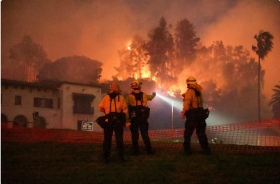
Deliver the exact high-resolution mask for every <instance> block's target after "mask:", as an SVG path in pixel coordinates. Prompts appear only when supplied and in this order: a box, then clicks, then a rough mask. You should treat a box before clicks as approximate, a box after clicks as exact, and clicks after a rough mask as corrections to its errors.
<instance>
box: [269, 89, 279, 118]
mask: <svg viewBox="0 0 280 184" xmlns="http://www.w3.org/2000/svg"><path fill="white" fill-rule="evenodd" d="M272 90H273V91H274V94H273V95H272V98H271V100H270V102H269V106H272V110H271V112H272V114H273V118H280V85H275V88H274V89H272Z"/></svg>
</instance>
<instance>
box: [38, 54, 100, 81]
mask: <svg viewBox="0 0 280 184" xmlns="http://www.w3.org/2000/svg"><path fill="white" fill-rule="evenodd" d="M101 67H102V63H101V62H99V61H96V60H92V59H90V58H87V57H85V56H71V57H63V58H61V59H58V60H56V61H55V62H53V63H50V64H47V65H45V66H44V67H43V68H42V69H41V70H40V73H39V75H38V79H39V80H59V81H68V82H78V83H84V84H89V83H98V82H99V80H100V78H101V72H102V68H101Z"/></svg>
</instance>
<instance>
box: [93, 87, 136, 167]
mask: <svg viewBox="0 0 280 184" xmlns="http://www.w3.org/2000/svg"><path fill="white" fill-rule="evenodd" d="M120 91H121V90H120V87H119V86H118V84H116V83H112V84H111V85H110V87H109V94H107V95H105V96H104V97H103V99H102V101H101V102H100V103H99V105H98V108H99V110H100V111H101V112H104V113H105V117H106V123H105V126H104V128H103V129H104V140H103V157H104V160H105V162H108V161H109V157H110V151H111V145H112V136H113V131H114V132H115V139H116V145H117V150H118V154H119V157H120V159H121V161H126V158H125V157H124V142H123V127H124V126H125V127H129V126H130V122H129V115H128V109H127V105H126V102H125V98H124V97H123V95H121V94H120Z"/></svg>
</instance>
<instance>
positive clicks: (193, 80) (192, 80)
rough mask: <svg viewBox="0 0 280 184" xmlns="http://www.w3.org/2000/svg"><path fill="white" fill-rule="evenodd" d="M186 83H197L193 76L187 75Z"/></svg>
mask: <svg viewBox="0 0 280 184" xmlns="http://www.w3.org/2000/svg"><path fill="white" fill-rule="evenodd" d="M186 83H187V84H197V82H196V79H195V78H194V77H193V76H189V78H188V79H187V81H186Z"/></svg>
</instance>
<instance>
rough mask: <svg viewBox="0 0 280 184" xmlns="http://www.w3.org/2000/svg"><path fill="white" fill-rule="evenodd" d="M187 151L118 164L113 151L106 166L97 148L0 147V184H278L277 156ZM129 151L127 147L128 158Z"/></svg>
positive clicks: (166, 150)
mask: <svg viewBox="0 0 280 184" xmlns="http://www.w3.org/2000/svg"><path fill="white" fill-rule="evenodd" d="M192 146H193V147H194V154H193V155H191V156H186V155H184V154H183V152H182V149H181V148H178V147H177V148H172V147H157V148H156V154H155V155H152V156H150V155H147V154H146V153H145V151H144V149H143V148H142V149H141V154H140V155H139V156H128V162H126V163H121V162H120V161H119V159H118V157H117V153H116V150H115V145H113V146H112V155H111V162H110V163H107V164H106V163H104V162H103V161H102V159H101V158H102V157H101V155H102V145H100V144H74V143H73V144H70V143H54V142H39V143H19V142H2V145H1V165H2V168H1V183H3V184H8V183H22V184H24V183H28V184H32V183H34V184H35V183H36V184H42V183H46V184H49V183H50V184H56V183H59V184H64V183H65V184H66V183H67V184H72V183H73V184H84V183H94V184H98V183H102V184H103V183H121V184H126V183H129V184H134V183H135V184H136V183H139V184H145V183H149V184H150V183H152V184H156V183H164V184H169V183H175V184H177V183H178V184H181V183H191V184H192V183H194V184H204V183H205V184H208V183H211V184H212V183H213V184H218V183H223V184H225V183H227V184H228V183H234V184H239V183H241V184H243V183H254V184H258V183H260V184H263V183H265V184H270V183H280V153H279V152H270V153H266V152H259V153H246V152H229V151H227V150H223V149H215V145H211V147H212V148H213V150H214V151H213V154H212V155H210V156H207V155H203V154H200V153H199V152H198V150H199V146H198V145H197V144H194V145H192ZM230 146H231V150H234V149H236V150H237V149H239V147H240V146H237V145H230ZM130 151H131V150H130V148H129V147H128V146H127V147H126V153H127V155H129V153H130Z"/></svg>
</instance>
